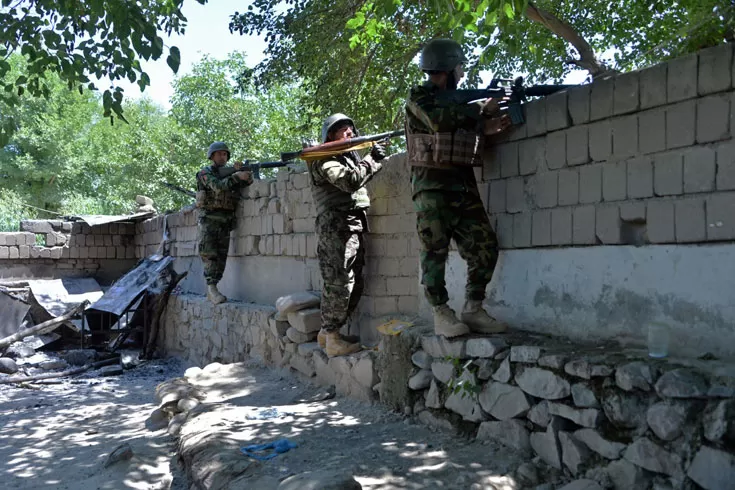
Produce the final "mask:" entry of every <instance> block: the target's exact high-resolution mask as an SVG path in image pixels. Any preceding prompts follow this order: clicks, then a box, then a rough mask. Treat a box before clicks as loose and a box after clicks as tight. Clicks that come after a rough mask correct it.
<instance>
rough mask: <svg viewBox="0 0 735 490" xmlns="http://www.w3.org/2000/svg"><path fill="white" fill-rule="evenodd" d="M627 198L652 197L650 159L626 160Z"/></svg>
mask: <svg viewBox="0 0 735 490" xmlns="http://www.w3.org/2000/svg"><path fill="white" fill-rule="evenodd" d="M627 173H628V197H629V198H631V199H639V198H642V197H652V196H653V163H652V162H651V158H650V157H637V158H632V159H630V160H628V168H627Z"/></svg>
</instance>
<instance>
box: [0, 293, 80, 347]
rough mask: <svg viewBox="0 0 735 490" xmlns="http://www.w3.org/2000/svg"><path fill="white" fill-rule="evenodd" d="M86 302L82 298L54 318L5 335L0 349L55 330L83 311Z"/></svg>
mask: <svg viewBox="0 0 735 490" xmlns="http://www.w3.org/2000/svg"><path fill="white" fill-rule="evenodd" d="M88 304H89V301H87V300H84V301H83V302H82V303H80V304H78V305H77V306H75V307H74V308H72V309H71V310H69V311H67V312H66V313H64V314H63V315H61V316H57V317H56V318H52V319H51V320H48V321H45V322H43V323H39V324H38V325H34V326H32V327H31V328H26V329H24V330H21V331H20V332H17V333H14V334H13V335H10V336H8V337H5V338H4V339H0V349H2V348H4V347H7V346H9V345H10V344H12V343H13V342H17V341H19V340H23V339H24V338H26V337H30V336H31V335H43V334H47V333H49V332H52V331H54V330H56V329H57V328H58V327H59V326H60V325H61V324H62V323H64V322H66V321H68V320H70V319H71V318H73V317H74V316H76V315H78V314H79V313H80V312H82V311H84V308H85V307H86V306H87V305H88Z"/></svg>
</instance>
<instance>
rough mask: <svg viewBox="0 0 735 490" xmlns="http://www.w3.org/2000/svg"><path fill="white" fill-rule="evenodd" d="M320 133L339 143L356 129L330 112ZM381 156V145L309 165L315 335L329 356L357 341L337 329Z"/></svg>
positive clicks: (353, 288) (349, 297) (356, 289)
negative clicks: (317, 296)
mask: <svg viewBox="0 0 735 490" xmlns="http://www.w3.org/2000/svg"><path fill="white" fill-rule="evenodd" d="M321 136H322V143H326V142H329V141H339V140H344V139H347V138H352V137H355V136H357V130H356V129H355V124H354V123H353V121H352V119H350V118H349V117H347V116H345V115H344V114H334V115H332V116H329V117H328V118H327V119H326V120H325V121H324V124H323V125H322V135H321ZM384 158H385V150H384V148H383V147H382V146H381V145H377V144H376V145H375V146H373V148H372V150H371V151H370V154H369V155H368V156H366V157H365V158H361V157H360V156H359V155H358V153H357V152H355V151H351V152H347V153H342V154H340V155H336V156H333V157H329V158H326V159H324V160H319V161H315V162H313V163H311V164H309V175H310V177H311V179H310V180H311V191H312V194H313V196H314V202H315V203H316V209H317V218H316V232H317V240H318V243H317V256H318V258H319V268H320V270H321V274H322V282H323V287H322V301H321V321H322V328H321V330H320V331H319V336H318V337H317V339H318V341H319V345H320V346H321V347H322V348H323V349H324V350H325V352H326V353H327V356H329V357H334V356H342V355H347V354H351V353H353V352H357V351H358V350H360V344H357V343H355V344H353V343H350V342H348V341H347V340H345V339H344V338H343V337H342V336H341V335H340V332H339V329H340V328H341V327H342V326H343V325H344V324H345V322H346V321H347V317H348V316H349V315H350V314H351V313H352V312H353V311H354V310H355V308H356V307H357V303H358V302H359V301H360V296H361V295H362V291H363V277H362V268H363V265H364V263H365V242H364V238H363V233H365V232H367V231H368V230H367V216H366V211H367V209H368V208H369V207H370V197H369V196H368V193H367V189H366V188H365V184H366V183H367V182H368V181H369V180H370V179H372V178H373V176H375V174H376V173H378V172H379V171H380V169H381V164H380V163H379V162H380V161H381V160H383V159H384Z"/></svg>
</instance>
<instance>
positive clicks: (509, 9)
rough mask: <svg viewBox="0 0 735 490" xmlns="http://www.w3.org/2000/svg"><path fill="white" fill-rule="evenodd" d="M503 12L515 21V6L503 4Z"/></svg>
mask: <svg viewBox="0 0 735 490" xmlns="http://www.w3.org/2000/svg"><path fill="white" fill-rule="evenodd" d="M503 11H504V12H505V15H506V17H508V18H509V19H510V20H513V19H514V18H515V16H516V14H515V12H513V5H511V4H510V3H506V4H503Z"/></svg>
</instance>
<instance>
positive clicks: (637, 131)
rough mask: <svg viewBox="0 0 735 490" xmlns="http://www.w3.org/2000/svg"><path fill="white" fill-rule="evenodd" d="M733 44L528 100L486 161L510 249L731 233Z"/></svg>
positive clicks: (492, 203)
mask: <svg viewBox="0 0 735 490" xmlns="http://www.w3.org/2000/svg"><path fill="white" fill-rule="evenodd" d="M732 98H733V77H732V46H731V45H723V46H718V47H715V48H712V49H708V50H704V51H702V52H700V53H698V54H694V55H690V56H687V57H685V58H680V59H677V60H674V61H672V62H670V63H666V64H661V65H657V66H654V67H652V68H648V69H645V70H641V71H636V72H632V73H626V74H622V75H619V76H617V77H613V78H607V79H604V80H599V81H596V82H595V83H594V84H592V85H589V86H583V87H579V88H574V89H571V90H568V91H564V92H561V93H557V94H554V95H552V96H550V97H547V98H546V99H542V100H537V101H534V102H532V103H530V104H527V105H526V117H527V124H526V125H525V126H523V127H521V128H520V129H519V130H518V131H516V132H515V133H514V134H512V135H511V136H510V138H508V141H506V142H504V143H502V144H500V145H497V146H496V147H495V148H494V151H493V152H492V155H491V157H490V158H489V159H488V160H487V161H486V164H485V166H484V168H483V172H482V176H483V180H484V181H486V182H488V183H489V209H490V210H491V211H492V212H493V213H494V214H495V219H496V220H497V228H498V237H499V240H500V242H501V246H502V247H503V248H506V249H517V248H530V247H548V246H589V245H619V244H633V245H644V244H665V243H701V242H715V241H721V240H732V239H733V238H735V220H733V219H732V218H731V217H732V216H733V211H735V192H733V191H734V190H735V145H734V144H733V143H732V141H731V138H732V133H733V127H732V124H731V120H732V118H733V110H732V107H731V106H732V104H731V100H732Z"/></svg>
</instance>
